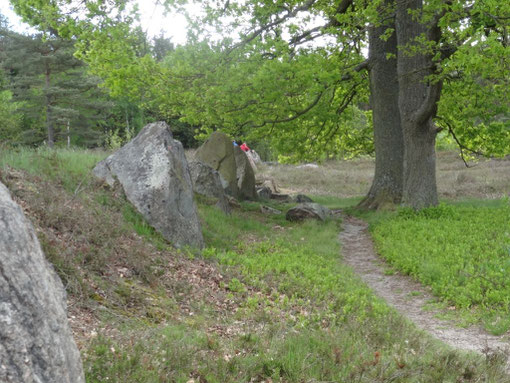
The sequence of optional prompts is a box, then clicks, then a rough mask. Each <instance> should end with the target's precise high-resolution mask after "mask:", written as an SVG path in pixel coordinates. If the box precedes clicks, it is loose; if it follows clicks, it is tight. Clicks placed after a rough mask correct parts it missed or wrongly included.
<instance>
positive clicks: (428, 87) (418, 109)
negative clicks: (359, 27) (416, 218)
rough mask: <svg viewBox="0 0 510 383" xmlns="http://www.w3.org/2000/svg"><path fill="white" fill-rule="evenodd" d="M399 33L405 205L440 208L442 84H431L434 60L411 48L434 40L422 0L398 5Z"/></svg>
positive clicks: (399, 77) (419, 207)
mask: <svg viewBox="0 0 510 383" xmlns="http://www.w3.org/2000/svg"><path fill="white" fill-rule="evenodd" d="M396 6H397V12H396V33H397V42H398V46H399V54H398V56H397V57H398V59H397V68H398V79H399V109H400V118H401V123H402V131H403V135H404V147H405V150H404V190H403V196H402V202H403V203H404V204H405V205H408V206H411V207H413V208H415V209H421V208H424V207H427V206H432V205H437V203H438V198H437V186H436V153H435V142H436V129H435V126H434V123H433V120H432V119H433V118H434V117H435V114H436V112H437V101H438V100H439V94H440V91H441V85H440V83H427V77H428V76H430V75H431V74H433V73H434V62H433V60H432V57H431V56H429V55H426V54H421V53H419V52H420V51H423V49H422V48H421V47H420V48H419V49H417V51H415V50H412V49H409V48H411V47H412V46H415V47H416V44H417V42H416V39H417V38H418V37H420V36H424V35H425V36H427V37H429V38H430V36H431V35H432V32H434V30H433V29H432V28H433V27H434V26H433V25H425V24H422V23H420V21H419V20H418V19H417V14H416V12H415V11H419V10H421V9H422V6H423V1H422V0H407V1H405V2H397V3H396Z"/></svg>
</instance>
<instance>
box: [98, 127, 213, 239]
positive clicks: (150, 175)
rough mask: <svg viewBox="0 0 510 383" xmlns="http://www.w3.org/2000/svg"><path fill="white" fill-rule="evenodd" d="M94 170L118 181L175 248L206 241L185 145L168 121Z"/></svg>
mask: <svg viewBox="0 0 510 383" xmlns="http://www.w3.org/2000/svg"><path fill="white" fill-rule="evenodd" d="M94 174H95V175H96V176H97V177H99V178H101V179H103V180H104V181H105V182H107V183H108V184H109V185H110V186H113V185H114V184H115V183H116V182H117V181H118V182H119V183H120V185H121V186H122V188H123V189H124V193H125V194H126V198H127V199H128V200H129V201H130V202H131V203H132V204H133V205H134V206H135V207H136V209H137V210H138V211H139V212H140V213H141V214H142V215H143V217H144V218H145V219H146V220H147V222H148V223H149V225H151V226H152V227H154V228H155V229H156V230H157V231H158V232H160V233H161V234H162V235H163V237H165V238H166V239H167V240H168V241H170V242H172V243H173V244H174V245H175V246H176V247H182V246H192V247H198V248H202V247H203V246H204V240H203V237H202V231H201V228H200V222H199V219H198V214H197V209H196V206H195V202H194V200H193V187H192V183H191V177H190V173H189V168H188V162H187V161H186V157H185V156H184V149H183V148H182V145H181V143H180V142H179V141H177V140H174V139H173V137H172V133H171V132H170V128H169V127H168V125H167V124H166V123H164V122H156V123H152V124H149V125H147V126H145V127H144V128H143V129H142V130H141V131H140V133H139V134H138V135H137V136H136V137H135V138H134V139H133V140H132V141H130V142H129V143H128V144H126V145H124V146H123V147H122V148H120V149H119V150H118V151H117V152H115V153H114V154H112V155H111V156H109V157H108V158H106V159H105V160H103V161H101V162H100V163H99V164H97V166H96V167H95V168H94Z"/></svg>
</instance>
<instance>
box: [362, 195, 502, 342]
mask: <svg viewBox="0 0 510 383" xmlns="http://www.w3.org/2000/svg"><path fill="white" fill-rule="evenodd" d="M509 215H510V205H509V203H508V200H499V201H483V202H476V201H473V200H471V201H462V202H460V203H456V204H454V205H446V204H443V205H440V206H439V207H436V208H429V209H425V210H423V211H421V212H419V213H415V212H413V211H410V210H406V209H402V210H400V211H399V212H398V213H397V214H395V215H394V217H392V218H390V219H380V220H378V221H377V222H376V223H375V225H373V229H372V233H373V237H374V239H375V242H376V245H377V249H378V250H379V252H380V254H381V255H382V256H383V257H384V258H386V259H387V260H388V261H389V262H390V263H391V265H393V266H394V267H396V268H398V269H399V270H400V271H402V272H404V273H406V274H410V275H412V276H414V277H415V278H416V279H418V280H419V281H420V282H422V283H423V284H425V285H429V286H430V287H431V288H432V291H433V292H434V294H435V295H436V296H438V297H440V298H441V299H442V300H443V301H444V302H445V303H446V304H448V305H454V306H455V307H457V308H458V310H457V312H455V315H456V316H459V314H460V315H461V317H462V320H463V322H464V323H465V324H472V323H483V324H484V326H485V328H486V329H487V330H489V331H490V332H492V333H494V334H496V335H499V334H503V333H505V332H507V331H508V330H509V329H510V282H509V280H508V274H509V272H510V223H509V220H508V217H509Z"/></svg>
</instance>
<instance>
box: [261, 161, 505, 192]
mask: <svg viewBox="0 0 510 383" xmlns="http://www.w3.org/2000/svg"><path fill="white" fill-rule="evenodd" d="M470 166H472V167H470V168H466V166H465V165H464V163H463V162H462V159H461V158H460V156H459V154H458V153H456V152H439V153H438V160H437V170H438V172H437V181H438V189H439V195H440V197H441V198H447V199H459V198H460V199H462V198H489V199H492V198H501V197H503V196H505V195H508V194H509V193H510V157H507V158H505V159H491V160H488V159H480V160H478V161H477V162H473V163H471V164H470ZM373 173H374V160H373V159H372V158H361V159H355V160H349V161H328V162H326V163H324V164H321V165H319V167H318V168H302V167H301V168H299V167H297V166H295V165H272V166H269V165H263V166H260V169H259V172H258V174H257V177H258V178H273V179H274V180H275V181H276V182H277V184H278V185H279V186H280V187H281V188H282V191H283V192H288V193H304V194H315V195H331V196H337V197H342V198H348V197H357V196H363V195H365V194H366V193H367V191H368V189H369V188H370V184H371V181H372V177H373Z"/></svg>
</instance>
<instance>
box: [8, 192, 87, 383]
mask: <svg viewBox="0 0 510 383" xmlns="http://www.w3.org/2000/svg"><path fill="white" fill-rule="evenodd" d="M66 310H67V308H66V294H65V291H64V287H63V286H62V282H61V281H60V279H59V278H58V276H57V274H56V273H55V272H54V271H53V269H52V267H51V266H50V264H49V263H48V262H47V261H46V258H45V257H44V254H43V252H42V250H41V247H40V245H39V241H38V240H37V236H36V235H35V231H34V228H33V227H32V225H31V224H30V222H29V221H28V220H27V218H25V216H24V214H23V212H22V210H21V208H20V207H19V206H18V205H17V204H16V203H14V201H13V200H12V199H11V196H10V193H9V191H8V190H7V188H6V187H5V186H4V185H3V184H2V183H0V382H3V383H54V382H59V383H83V382H85V378H84V376H83V369H82V364H81V360H80V354H79V352H78V349H77V348H76V344H75V343H74V340H73V336H72V333H71V330H70V328H69V325H68V323H67V315H66Z"/></svg>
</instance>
